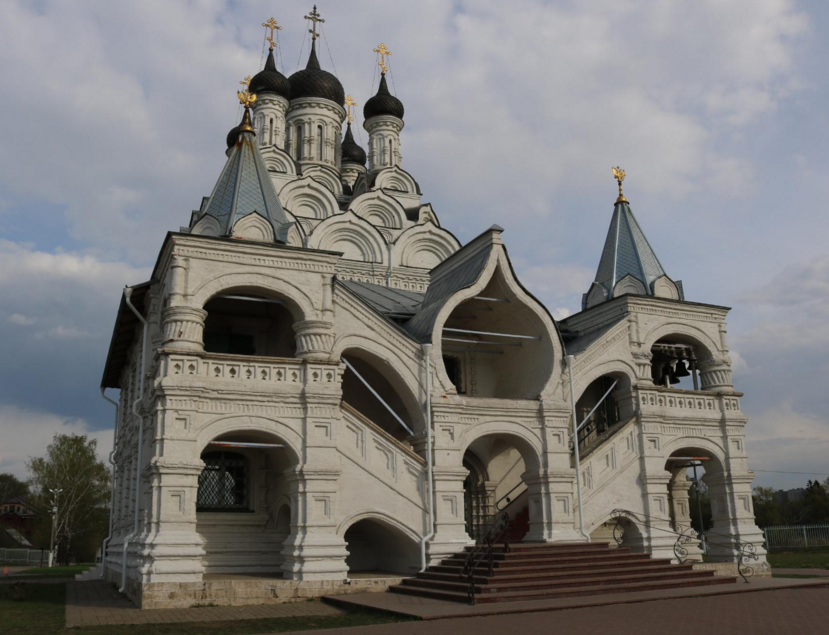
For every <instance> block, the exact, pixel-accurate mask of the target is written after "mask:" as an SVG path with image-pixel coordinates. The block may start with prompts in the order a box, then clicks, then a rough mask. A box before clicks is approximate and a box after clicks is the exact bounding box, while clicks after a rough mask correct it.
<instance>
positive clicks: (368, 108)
mask: <svg viewBox="0 0 829 635" xmlns="http://www.w3.org/2000/svg"><path fill="white" fill-rule="evenodd" d="M380 115H391V116H392V117H397V118H398V119H403V102H402V101H400V100H399V99H398V98H397V97H395V96H394V95H392V94H391V93H390V92H389V86H388V84H386V76H385V75H381V76H380V88H378V89H377V94H376V95H375V96H374V97H372V98H371V99H369V100H368V101H367V102H366V104H365V106H363V118H364V119H366V120H368V119H371V118H372V117H379V116H380Z"/></svg>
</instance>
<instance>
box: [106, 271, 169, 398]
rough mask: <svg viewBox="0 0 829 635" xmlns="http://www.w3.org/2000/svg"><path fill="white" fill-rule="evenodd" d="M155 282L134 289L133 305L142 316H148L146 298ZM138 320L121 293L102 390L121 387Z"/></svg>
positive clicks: (142, 284)
mask: <svg viewBox="0 0 829 635" xmlns="http://www.w3.org/2000/svg"><path fill="white" fill-rule="evenodd" d="M155 282H156V281H155V280H149V281H148V282H142V283H141V284H136V285H133V287H132V291H133V293H132V298H131V301H132V304H133V306H134V307H135V308H136V309H137V310H138V312H139V313H141V314H142V315H146V314H147V310H146V309H147V307H146V306H145V304H146V302H145V298H146V295H147V292H148V291H149V290H150V287H151V286H152V285H153V284H155ZM138 324H139V322H138V318H136V317H135V314H134V313H133V312H132V311H131V310H130V309H129V308H128V307H127V301H126V298H125V297H124V293H123V292H121V304H120V305H119V306H118V314H117V317H116V318H115V327H114V328H113V330H112V339H111V340H110V343H109V352H108V353H107V359H106V363H105V364H104V376H103V377H102V378H101V388H120V387H121V368H123V366H124V364H125V363H126V362H127V354H128V352H129V348H130V346H131V345H132V340H133V337H134V336H135V331H136V328H137V326H138Z"/></svg>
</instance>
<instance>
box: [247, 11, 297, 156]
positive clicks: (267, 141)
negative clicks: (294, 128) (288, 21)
mask: <svg viewBox="0 0 829 635" xmlns="http://www.w3.org/2000/svg"><path fill="white" fill-rule="evenodd" d="M262 26H264V27H266V28H268V29H270V31H271V34H270V35H269V36H268V38H267V40H268V42H269V44H270V48H269V49H268V59H267V60H266V61H265V68H264V69H262V70H261V71H259V72H258V73H257V74H256V75H254V76H253V79H251V80H250V84H249V90H250V92H251V93H253V94H254V95H256V97H257V99H256V102H255V104H254V107H253V128H254V130H255V131H256V136H257V137H258V140H259V145H260V146H274V145H275V146H277V147H279V148H284V147H285V113H286V112H287V111H288V105H289V100H290V98H291V85H290V83H289V82H288V78H287V77H285V76H284V75H283V74H282V73H280V72H279V71H278V70H276V62H275V60H274V56H273V50H274V47H275V46H276V44H275V42H274V33H275V31H277V30H281V29H282V27H281V26H277V24H276V20H274V19H273V18H270V19H269V20H268V21H267V22H263V23H262Z"/></svg>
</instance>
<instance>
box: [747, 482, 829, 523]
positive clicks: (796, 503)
mask: <svg viewBox="0 0 829 635" xmlns="http://www.w3.org/2000/svg"><path fill="white" fill-rule="evenodd" d="M752 499H753V501H754V516H755V518H756V520H757V526H758V527H772V526H775V525H818V524H827V523H829V479H826V481H825V482H824V483H821V482H820V481H818V480H814V481H811V480H810V481H808V482H807V484H806V489H805V492H804V494H803V497H802V498H798V499H795V500H792V499H791V497H788V498H784V497H783V496H781V492H778V491H776V490H774V489H773V488H771V487H755V488H754V493H753V496H752Z"/></svg>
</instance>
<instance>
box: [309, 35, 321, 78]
mask: <svg viewBox="0 0 829 635" xmlns="http://www.w3.org/2000/svg"><path fill="white" fill-rule="evenodd" d="M321 68H322V67H321V66H320V61H319V60H318V59H317V43H316V42H311V54H310V55H309V56H308V63H307V64H306V65H305V70H310V71H318V70H320V69H321Z"/></svg>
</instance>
